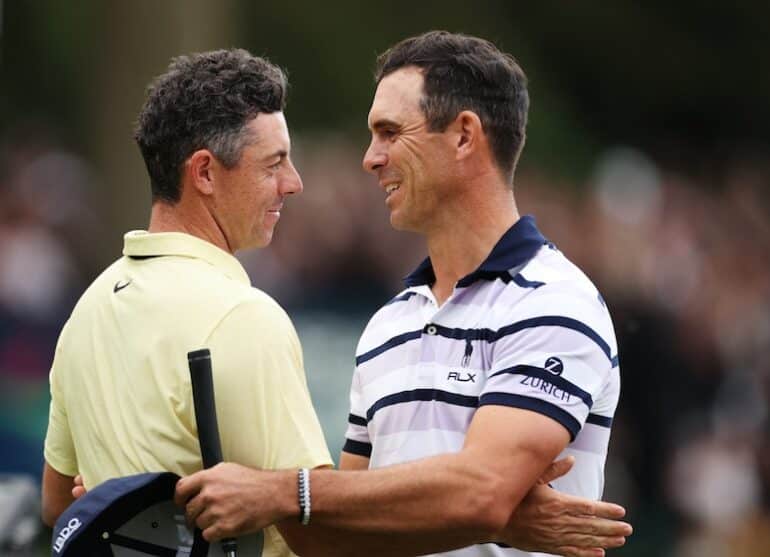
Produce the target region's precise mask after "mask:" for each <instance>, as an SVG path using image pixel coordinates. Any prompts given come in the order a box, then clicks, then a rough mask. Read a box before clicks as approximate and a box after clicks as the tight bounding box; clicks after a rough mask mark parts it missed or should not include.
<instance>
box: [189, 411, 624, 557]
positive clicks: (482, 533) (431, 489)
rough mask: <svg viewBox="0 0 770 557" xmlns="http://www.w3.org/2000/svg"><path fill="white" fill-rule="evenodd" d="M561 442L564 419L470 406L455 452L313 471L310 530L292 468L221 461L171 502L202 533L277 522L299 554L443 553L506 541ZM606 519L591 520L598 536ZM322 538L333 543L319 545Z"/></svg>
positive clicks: (620, 530)
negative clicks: (367, 467) (302, 519)
mask: <svg viewBox="0 0 770 557" xmlns="http://www.w3.org/2000/svg"><path fill="white" fill-rule="evenodd" d="M568 439H569V436H568V433H567V431H566V430H565V429H564V428H563V427H562V426H560V425H559V424H558V423H556V422H554V421H553V420H551V419H549V418H547V417H545V416H542V415H540V414H536V413H533V412H529V411H526V410H520V409H515V408H506V407H498V406H485V407H483V408H480V409H479V410H478V412H477V413H476V416H475V417H474V419H473V423H472V424H471V427H470V429H469V431H468V435H467V438H466V444H465V447H464V448H463V449H462V450H461V451H460V452H459V453H456V454H449V455H441V456H437V457H432V458H428V459H424V460H421V461H416V462H412V463H408V464H403V465H398V466H393V467H390V468H384V469H379V470H373V471H342V472H336V471H332V470H313V471H312V473H311V488H312V503H313V505H312V522H311V525H310V526H309V527H302V526H300V525H299V524H298V522H297V519H296V517H297V516H298V514H299V506H298V503H297V495H296V488H297V472H296V470H292V471H278V472H267V471H257V470H251V469H247V468H244V467H239V466H237V465H232V464H226V465H220V466H219V467H217V468H214V469H212V470H209V471H204V472H201V473H199V474H196V475H193V476H190V477H188V478H185V479H183V480H181V481H180V483H179V485H178V487H177V503H178V504H180V505H184V504H185V503H186V504H187V514H188V518H189V519H190V520H193V521H196V522H197V524H198V525H199V526H201V527H203V529H204V535H205V536H206V537H207V538H208V539H218V538H221V537H223V536H226V535H230V534H234V533H235V534H237V533H244V532H250V531H254V530H257V529H259V528H261V527H263V526H265V525H267V524H271V523H274V522H277V523H278V526H279V529H280V530H281V533H282V535H284V537H285V538H286V539H287V541H288V542H289V544H290V545H291V547H292V548H293V549H294V550H295V551H296V552H297V553H299V554H300V555H305V554H307V555H331V554H337V555H340V554H344V552H343V548H342V547H341V546H343V545H344V546H345V548H346V551H347V549H350V553H349V554H351V555H353V554H359V555H360V554H361V552H362V551H365V552H367V554H370V555H391V554H393V555H410V554H411V555H416V554H420V553H429V552H436V551H445V550H449V549H452V548H457V547H463V546H467V545H471V544H475V543H485V542H488V541H491V540H497V539H509V538H510V537H511V536H510V535H509V533H508V529H509V519H511V517H512V512H513V510H514V508H515V507H516V506H517V504H518V503H519V502H520V501H521V500H522V498H524V497H525V495H526V494H527V492H528V491H530V488H531V487H532V485H534V484H535V482H536V480H537V479H538V477H540V475H541V474H542V472H543V471H544V470H545V469H546V468H547V467H548V466H549V464H550V463H551V462H552V461H553V459H554V458H555V456H556V455H557V454H558V453H559V452H560V451H561V450H562V448H563V447H564V446H565V445H566V443H567V441H568ZM350 458H352V459H353V462H354V463H357V464H358V465H359V466H360V465H362V464H363V463H365V461H366V459H364V458H362V457H356V456H355V455H350V457H346V459H350ZM357 467H358V466H357ZM541 497H542V494H541ZM581 501H582V500H581ZM568 503H571V502H569V501H562V502H561V504H562V505H567V504H568ZM597 505H600V506H601V512H604V513H605V514H607V515H612V516H613V517H614V518H619V516H621V515H622V508H620V507H617V506H614V505H609V504H606V503H601V504H597ZM608 508H609V511H608ZM618 509H619V511H618ZM599 516H601V515H599ZM598 520H602V519H598ZM604 522H606V523H608V524H612V525H613V529H612V532H611V533H612V535H613V536H621V537H622V536H623V535H625V534H626V533H630V532H627V529H629V528H628V527H627V525H625V524H623V523H615V522H613V521H604ZM605 526H607V525H605V524H603V523H602V524H601V525H600V526H599V531H597V535H598V536H601V534H602V532H605V530H606V528H605ZM592 528H593V526H592ZM605 533H607V534H609V533H610V532H609V531H606V532H605ZM598 536H597V539H598ZM324 540H329V542H330V543H331V546H330V547H325V546H326V545H327V544H326V543H324ZM586 540H587V537H586V536H585V535H583V540H582V543H583V545H584V546H585V544H586V543H588V542H591V540H588V541H586ZM384 541H385V542H386V543H383V542H384ZM600 541H601V540H600ZM606 543H607V542H606V540H605V542H604V543H590V547H594V546H604V547H606V546H607V545H606ZM549 547H554V546H553V545H551V546H549ZM326 549H329V552H326ZM569 554H574V555H600V554H601V553H569Z"/></svg>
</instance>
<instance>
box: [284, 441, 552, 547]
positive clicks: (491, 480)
mask: <svg viewBox="0 0 770 557" xmlns="http://www.w3.org/2000/svg"><path fill="white" fill-rule="evenodd" d="M517 460H518V459H517ZM506 472H507V473H506ZM541 472H542V471H541V470H537V469H535V468H534V467H532V466H523V467H521V468H520V469H518V471H517V469H516V467H515V466H514V467H513V468H510V467H508V466H506V468H505V469H503V468H500V467H496V466H495V465H494V464H487V465H480V464H479V458H478V457H477V455H474V454H473V452H472V451H470V450H463V451H462V452H460V453H457V454H450V455H441V456H436V457H432V458H429V459H424V460H421V461H417V462H413V463H408V464H402V465H398V466H393V467H389V468H383V469H378V470H369V471H365V472H352V471H344V472H338V471H331V470H312V471H311V474H310V478H311V481H310V485H311V494H312V523H313V524H315V525H322V526H329V527H332V528H335V529H340V530H346V531H353V532H361V533H371V532H380V533H385V534H387V535H390V536H394V535H397V534H409V535H411V534H419V535H430V534H432V533H436V534H439V533H440V534H441V535H442V536H443V535H445V534H446V533H447V532H452V533H453V535H454V536H456V537H457V538H458V539H457V543H458V544H459V545H469V544H472V543H478V542H482V541H488V540H490V539H494V536H495V535H496V533H497V532H498V531H499V530H500V529H501V528H503V527H504V525H505V524H506V522H507V520H508V518H509V517H510V515H511V512H512V511H513V509H514V508H515V507H516V505H517V504H518V502H519V501H520V500H521V499H522V498H523V497H524V495H525V494H526V492H527V491H528V489H529V487H530V485H532V484H533V483H534V481H535V480H536V479H537V477H538V476H539V474H540V473H541ZM277 474H279V475H281V482H282V483H283V482H286V484H287V485H292V483H293V485H295V486H296V472H290V471H286V472H278V473H277ZM530 476H531V477H530ZM279 492H280V493H283V494H284V495H283V497H285V500H284V502H283V503H280V502H277V501H276V502H275V503H276V504H278V505H281V506H282V507H283V509H284V513H282V514H283V516H281V518H287V517H289V516H297V514H298V512H299V507H298V504H297V502H296V500H295V499H296V489H293V490H292V489H281V490H279Z"/></svg>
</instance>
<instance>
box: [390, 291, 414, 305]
mask: <svg viewBox="0 0 770 557" xmlns="http://www.w3.org/2000/svg"><path fill="white" fill-rule="evenodd" d="M415 294H417V292H414V291H412V292H404V293H403V294H401V295H400V296H396V297H395V298H393V299H392V300H390V301H389V302H388V303H387V304H385V305H386V306H389V305H390V304H395V303H396V302H403V301H404V300H408V299H409V298H411V297H412V296H414V295H415Z"/></svg>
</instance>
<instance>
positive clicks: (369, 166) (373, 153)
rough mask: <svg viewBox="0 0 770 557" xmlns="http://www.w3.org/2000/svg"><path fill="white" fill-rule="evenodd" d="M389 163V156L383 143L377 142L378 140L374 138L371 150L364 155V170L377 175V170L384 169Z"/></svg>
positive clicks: (370, 146)
mask: <svg viewBox="0 0 770 557" xmlns="http://www.w3.org/2000/svg"><path fill="white" fill-rule="evenodd" d="M387 163H388V155H387V152H386V151H385V148H384V145H382V142H380V141H377V138H374V137H373V138H372V142H371V143H370V144H369V148H368V149H367V150H366V153H364V160H363V161H362V166H363V167H364V170H366V171H367V172H370V173H372V174H375V173H376V172H377V170H379V169H380V168H382V167H383V166H385V165H386V164H387Z"/></svg>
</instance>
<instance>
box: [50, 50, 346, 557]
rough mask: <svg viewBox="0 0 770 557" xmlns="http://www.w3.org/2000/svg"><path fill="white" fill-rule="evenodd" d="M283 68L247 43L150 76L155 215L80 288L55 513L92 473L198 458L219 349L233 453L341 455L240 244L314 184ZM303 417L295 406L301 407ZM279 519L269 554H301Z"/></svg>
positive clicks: (56, 381) (55, 431) (139, 135)
mask: <svg viewBox="0 0 770 557" xmlns="http://www.w3.org/2000/svg"><path fill="white" fill-rule="evenodd" d="M286 86H287V84H286V77H285V76H284V74H283V72H282V71H281V70H280V68H278V67H276V66H274V65H272V64H270V63H269V62H267V61H266V60H264V59H261V58H257V57H254V56H252V55H251V54H249V53H248V52H246V51H244V50H219V51H214V52H207V53H202V54H194V55H191V56H181V57H179V58H176V59H174V60H173V61H172V63H171V65H170V67H169V69H168V71H167V72H166V73H164V74H163V75H161V76H160V77H158V78H157V79H156V80H155V81H154V83H153V84H152V86H151V87H150V89H149V92H148V96H147V99H146V102H145V104H144V106H143V108H142V111H141V114H140V115H139V119H138V122H137V125H136V132H135V138H136V141H137V143H138V144H139V147H140V149H141V152H142V155H143V157H144V160H145V163H146V166H147V171H148V173H149V176H150V182H151V188H152V213H151V216H150V225H149V230H148V231H146V232H145V231H133V232H129V233H128V234H126V235H125V239H124V242H125V243H124V248H123V257H122V258H120V259H118V260H117V261H116V262H115V263H113V264H112V265H111V266H110V267H108V268H107V269H106V270H105V271H104V272H103V273H102V274H101V275H100V276H99V277H97V278H96V280H95V281H94V282H93V283H92V284H91V286H90V287H89V288H88V289H87V290H86V292H85V293H84V294H83V296H82V297H81V299H80V300H79V302H78V303H77V305H76V307H75V309H74V311H73V312H72V315H71V317H70V318H69V320H68V322H67V324H66V325H65V326H64V328H63V330H62V333H61V336H60V338H59V341H58V345H57V348H56V355H55V359H54V363H53V366H52V369H51V377H50V380H51V395H52V401H51V409H50V419H49V425H48V433H47V436H46V441H45V460H46V464H45V469H44V476H43V517H44V520H45V522H46V523H47V524H49V525H52V524H53V523H54V522H55V521H56V519H57V517H58V516H59V515H60V514H61V512H62V511H63V510H64V509H65V508H66V507H67V506H68V505H69V504H70V503H71V501H72V496H71V494H70V490H71V489H72V486H73V476H75V475H77V474H81V475H82V477H83V480H84V483H85V487H87V488H91V487H93V486H96V485H98V484H100V483H102V482H103V481H105V480H107V479H109V478H113V477H118V476H126V475H131V474H136V473H139V472H155V471H170V472H174V473H176V474H179V475H184V474H191V473H193V472H195V471H196V470H200V468H201V456H200V448H199V444H198V438H197V428H196V422H195V414H194V409H193V404H192V401H193V399H192V392H191V385H190V376H189V371H188V363H187V353H188V352H189V351H191V350H196V349H200V348H202V347H207V348H209V349H210V350H211V355H212V360H213V364H214V365H213V367H214V383H215V392H216V399H217V401H216V402H217V409H218V414H219V424H220V426H221V428H220V431H221V441H222V452H223V455H224V457H225V458H226V459H227V460H230V461H233V462H240V463H242V464H247V465H250V466H256V467H260V468H268V469H275V468H288V467H296V466H308V467H311V468H315V467H319V466H330V465H331V464H332V460H331V458H330V456H329V452H328V449H327V447H326V443H325V440H324V437H323V433H322V431H321V428H320V425H319V423H318V419H317V417H316V415H315V412H314V411H313V407H312V404H311V400H310V396H309V393H308V389H307V384H306V380H305V373H304V369H303V364H302V352H301V348H300V344H299V340H298V338H297V334H296V332H295V330H294V327H293V326H292V323H291V321H290V320H289V317H288V316H287V315H286V313H285V312H284V311H283V309H282V308H281V307H280V306H279V305H278V304H277V303H276V302H275V301H273V300H272V299H271V298H270V297H269V296H268V295H266V294H265V293H263V292H261V291H259V290H257V289H255V288H253V287H252V286H251V283H250V281H249V278H248V275H247V274H246V271H245V270H244V269H243V267H242V266H241V264H240V263H239V262H238V260H237V259H236V258H235V257H234V256H233V253H234V252H236V251H237V250H241V249H248V248H254V247H264V246H266V245H267V244H269V243H270V240H271V238H272V236H273V230H274V228H275V226H276V224H277V222H278V220H279V218H280V214H281V209H282V207H283V203H284V201H285V200H286V198H287V197H288V196H290V195H293V194H296V193H299V192H301V191H302V181H301V180H300V177H299V175H298V173H297V171H296V169H295V168H294V166H293V164H292V161H291V157H290V152H291V144H290V139H289V133H288V129H287V126H286V120H285V119H284V115H283V109H284V105H285V99H286ZM289 417H290V419H288V418H289ZM288 554H289V550H288V548H287V547H286V544H285V542H284V541H283V539H282V538H281V536H280V535H279V534H278V532H277V531H276V530H275V528H269V529H268V530H267V531H266V535H265V550H264V555H266V556H279V555H288Z"/></svg>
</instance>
